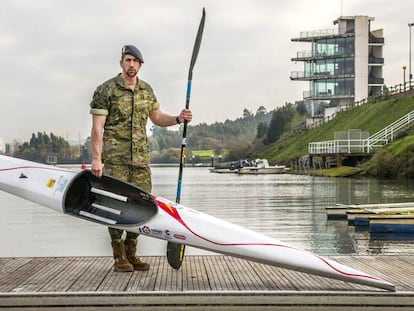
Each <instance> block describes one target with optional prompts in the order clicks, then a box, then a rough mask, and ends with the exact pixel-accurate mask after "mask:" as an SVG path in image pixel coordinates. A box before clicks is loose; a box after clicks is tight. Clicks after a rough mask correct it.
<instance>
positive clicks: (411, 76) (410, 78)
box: [408, 23, 414, 90]
mask: <svg viewBox="0 0 414 311" xmlns="http://www.w3.org/2000/svg"><path fill="white" fill-rule="evenodd" d="M412 26H414V23H409V24H408V28H409V36H410V37H409V38H408V42H409V43H408V44H409V53H408V79H409V82H408V85H409V86H410V90H411V80H412V78H413V74H412V73H411V27H412Z"/></svg>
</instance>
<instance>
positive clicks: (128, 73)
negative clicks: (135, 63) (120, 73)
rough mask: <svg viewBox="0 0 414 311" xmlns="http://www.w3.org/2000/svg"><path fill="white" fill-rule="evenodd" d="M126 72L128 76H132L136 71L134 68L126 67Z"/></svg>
mask: <svg viewBox="0 0 414 311" xmlns="http://www.w3.org/2000/svg"><path fill="white" fill-rule="evenodd" d="M126 74H127V75H128V77H130V78H134V77H135V76H136V75H137V71H136V70H135V69H128V70H127V72H126Z"/></svg>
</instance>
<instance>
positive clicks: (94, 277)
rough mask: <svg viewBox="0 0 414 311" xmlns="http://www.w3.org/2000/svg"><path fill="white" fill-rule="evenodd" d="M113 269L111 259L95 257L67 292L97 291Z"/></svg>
mask: <svg viewBox="0 0 414 311" xmlns="http://www.w3.org/2000/svg"><path fill="white" fill-rule="evenodd" d="M112 267H113V259H112V258H111V257H95V258H92V262H91V264H90V265H89V267H87V268H86V269H85V270H84V271H83V273H82V274H81V275H80V276H79V278H78V279H77V280H76V281H75V282H74V283H73V284H72V286H71V287H70V288H69V289H68V291H69V292H81V291H97V290H98V288H99V285H100V284H101V283H102V282H103V280H104V279H105V277H106V276H107V274H108V273H109V271H110V270H111V269H112Z"/></svg>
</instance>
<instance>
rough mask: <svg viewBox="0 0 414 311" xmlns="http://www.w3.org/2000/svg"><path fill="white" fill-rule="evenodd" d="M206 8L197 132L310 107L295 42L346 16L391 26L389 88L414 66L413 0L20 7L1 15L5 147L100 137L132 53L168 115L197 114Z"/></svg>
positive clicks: (90, 1) (56, 1) (0, 133)
mask: <svg viewBox="0 0 414 311" xmlns="http://www.w3.org/2000/svg"><path fill="white" fill-rule="evenodd" d="M341 3H342V4H343V7H341ZM203 7H205V8H206V12H207V19H206V25H205V31H204V37H203V41H202V45H201V49H200V53H199V57H198V60H197V63H196V66H195V68H194V76H193V78H194V81H193V87H192V97H191V104H190V107H191V108H192V109H193V111H194V121H195V123H199V122H207V123H211V122H215V121H224V120H226V119H235V118H237V117H240V116H241V115H242V111H243V109H244V108H247V109H250V110H252V111H255V110H256V109H257V108H258V107H259V106H260V105H263V106H265V107H266V108H267V109H268V110H271V109H274V108H275V107H277V106H280V105H283V104H284V103H285V102H287V101H289V102H293V101H295V100H299V99H301V97H302V92H303V91H305V90H306V89H307V88H308V85H307V83H301V82H292V81H290V79H289V76H290V72H291V71H295V70H303V64H302V63H297V64H295V63H294V62H292V61H291V58H292V57H294V56H295V55H296V52H297V51H301V50H308V49H310V46H309V45H306V44H302V43H296V42H292V41H291V38H293V37H298V36H299V34H300V32H301V31H306V30H315V29H326V28H334V27H335V26H334V25H333V23H332V21H333V20H335V19H336V18H338V17H339V16H340V14H341V11H343V13H344V14H345V15H370V16H373V17H375V18H376V19H375V21H374V22H373V23H372V24H373V25H372V26H373V28H374V29H376V28H384V34H385V42H386V45H385V47H384V54H385V55H384V57H385V62H386V64H385V67H384V76H385V80H386V84H387V85H393V84H396V83H399V82H401V80H402V69H401V68H402V66H403V65H408V62H407V59H408V29H407V28H408V27H407V23H408V22H409V21H411V22H413V20H410V18H411V15H410V14H411V12H413V9H414V8H413V4H412V1H411V0H401V1H399V2H398V5H391V6H390V5H389V4H388V2H386V1H385V0H367V1H357V0H343V1H340V0H335V1H332V0H315V1H306V0H291V1H283V2H282V1H272V0H254V1H253V0H237V1H236V0H226V1H222V0H192V1H188V0H170V1H166V0H120V1H116V0H100V1H98V0H87V1H83V0H82V1H81V0H71V1H65V0H42V1H37V2H33V1H30V0H20V1H8V2H4V3H2V10H1V12H0V47H1V49H0V68H2V76H3V77H4V78H3V80H2V83H0V105H1V107H2V113H1V115H0V137H2V138H3V139H4V140H5V141H11V140H12V139H14V138H17V139H20V140H28V139H29V138H30V136H31V133H33V132H37V131H44V130H45V131H46V132H53V133H55V134H56V135H61V136H64V137H67V138H69V139H77V138H78V136H79V135H81V137H86V136H88V135H89V132H90V125H91V124H90V115H89V102H90V100H91V97H92V94H93V91H94V90H95V88H96V86H97V85H99V84H100V83H102V82H103V81H105V80H107V79H109V78H111V77H112V76H114V75H115V74H117V73H118V72H119V70H120V68H119V58H120V49H121V46H122V45H124V44H126V43H127V44H136V45H137V46H138V47H139V48H140V49H141V51H142V52H143V55H144V59H145V64H144V66H143V68H142V71H141V73H140V77H141V78H142V79H144V80H147V81H148V82H150V83H151V84H152V86H153V87H154V90H155V92H156V94H157V97H158V99H159V101H160V102H161V104H162V109H163V110H165V111H168V112H171V113H177V112H178V111H179V110H180V109H181V108H182V107H183V106H184V104H185V92H186V82H187V73H188V66H189V62H190V58H191V52H192V48H193V44H194V40H195V35H196V31H197V27H198V23H199V21H200V18H201V9H202V8H203ZM16 122H18V125H16Z"/></svg>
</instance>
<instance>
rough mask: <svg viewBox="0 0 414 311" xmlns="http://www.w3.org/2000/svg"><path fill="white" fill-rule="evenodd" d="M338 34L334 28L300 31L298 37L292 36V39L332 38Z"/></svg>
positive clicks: (310, 40)
mask: <svg viewBox="0 0 414 311" xmlns="http://www.w3.org/2000/svg"><path fill="white" fill-rule="evenodd" d="M338 35H339V32H338V29H335V28H331V29H320V30H312V31H302V32H301V33H300V35H299V38H293V39H292V41H302V42H312V41H315V40H316V39H318V38H333V37H336V36H338Z"/></svg>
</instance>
